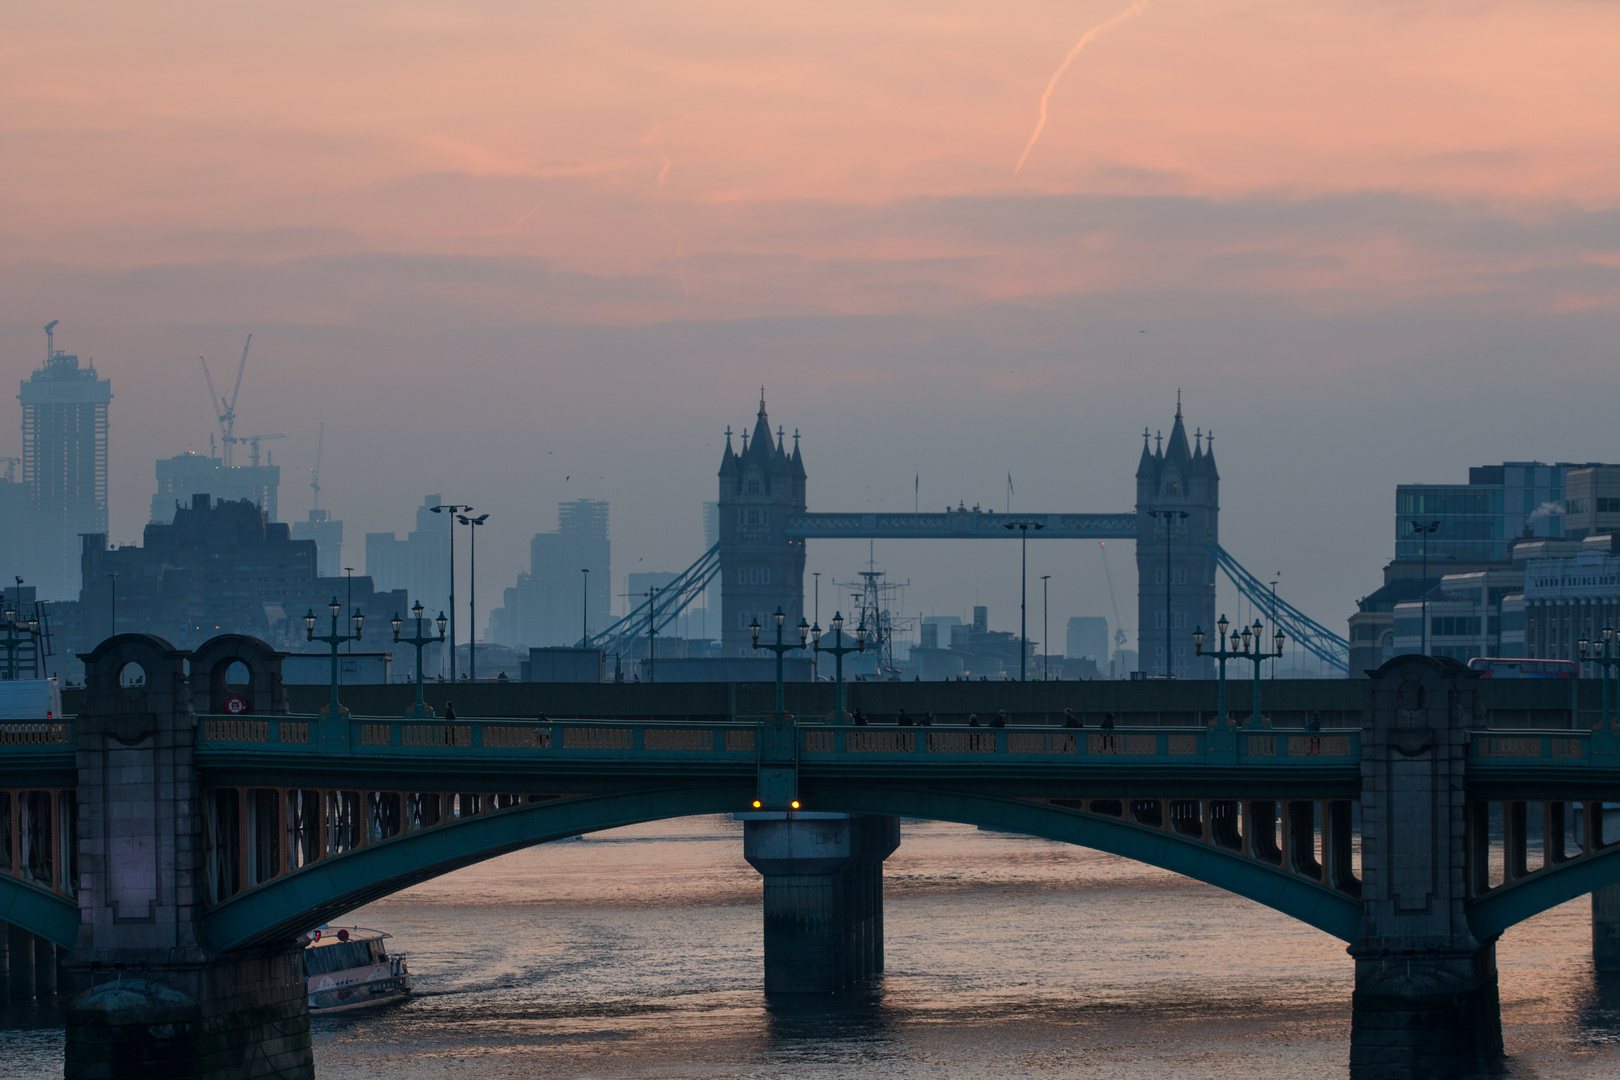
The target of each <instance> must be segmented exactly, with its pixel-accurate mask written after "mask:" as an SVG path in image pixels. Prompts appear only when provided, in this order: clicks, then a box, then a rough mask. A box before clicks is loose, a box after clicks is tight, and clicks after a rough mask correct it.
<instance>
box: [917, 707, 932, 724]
mask: <svg viewBox="0 0 1620 1080" xmlns="http://www.w3.org/2000/svg"><path fill="white" fill-rule="evenodd" d="M917 726H918V727H933V726H934V710H933V709H929V710H928V711H927V712H925V713H923V718H922V719H921V720H919V721H917Z"/></svg>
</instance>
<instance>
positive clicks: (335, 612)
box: [304, 596, 366, 720]
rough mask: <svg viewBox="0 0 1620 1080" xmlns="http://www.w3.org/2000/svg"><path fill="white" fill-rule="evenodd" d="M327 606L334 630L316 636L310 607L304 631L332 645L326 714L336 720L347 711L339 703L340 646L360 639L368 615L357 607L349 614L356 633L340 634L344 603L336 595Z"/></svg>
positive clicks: (313, 639)
mask: <svg viewBox="0 0 1620 1080" xmlns="http://www.w3.org/2000/svg"><path fill="white" fill-rule="evenodd" d="M327 606H328V607H329V608H330V609H331V611H332V632H331V633H330V634H323V635H322V636H320V637H316V636H315V609H314V608H310V609H309V611H308V613H307V614H305V615H304V633H305V635H306V636H307V637H308V638H309V640H310V641H322V642H325V643H326V644H328V645H330V646H331V647H332V697H331V700H330V701H329V702H328V703H327V706H326V714H327V716H328V717H329V718H331V719H334V720H335V719H337V718H338V716H340V715H341V714H342V713H343V712H344V711H345V710H344V708H343V706H342V705H339V704H338V646H339V645H341V644H343V643H344V642H345V641H359V640H360V628H361V624H362V623H364V622H365V621H366V617H365V616H364V615H362V614H360V612H359V610H358V609H356V610H355V611H354V612H353V613H352V614H351V615H350V616H349V617H350V618H351V619H353V620H354V633H352V634H340V633H338V616H339V615H340V614H342V613H343V605H342V604H340V603H338V598H337V597H336V596H334V597H332V602H331V603H330V604H329V605H327Z"/></svg>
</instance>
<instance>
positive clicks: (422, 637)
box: [389, 600, 449, 719]
mask: <svg viewBox="0 0 1620 1080" xmlns="http://www.w3.org/2000/svg"><path fill="white" fill-rule="evenodd" d="M411 615H412V616H414V617H415V619H416V636H415V637H408V638H402V637H400V636H399V624H400V617H399V612H397V611H396V612H394V617H393V618H392V619H391V620H389V621H390V622H391V623H393V626H394V640H395V641H397V642H400V643H401V644H403V645H415V646H416V704H415V705H412V706H411V707H410V708H409V709H407V710H405V715H406V716H407V717H416V718H419V719H421V718H426V717H429V716H432V715H433V710H432V709H431V708H430V707H428V705H427V704H426V703H425V702H424V701H423V700H422V647H423V646H424V645H426V644H428V643H429V642H430V641H434V640H438V641H443V640H444V624H445V623H446V622H448V621H449V620H448V619H446V618H445V616H444V612H442V611H441V612H439V618H438V620H437V622H438V624H439V636H438V638H437V639H435V638H433V637H432V636H431V635H427V634H423V633H422V601H420V600H418V601H417V602H416V603H414V604H412V605H411Z"/></svg>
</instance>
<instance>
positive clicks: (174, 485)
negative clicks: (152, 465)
mask: <svg viewBox="0 0 1620 1080" xmlns="http://www.w3.org/2000/svg"><path fill="white" fill-rule="evenodd" d="M280 487H281V466H279V465H236V466H227V465H226V464H225V463H224V462H223V461H221V460H220V459H219V458H217V457H208V456H205V455H203V454H197V453H193V452H191V451H189V450H188V451H186V452H185V453H184V454H178V455H176V456H175V457H172V458H159V459H158V462H157V494H156V495H153V496H152V516H151V518H150V519H149V520H150V521H151V522H152V523H153V524H155V525H167V524H168V523H169V522H171V521H173V520H174V512H175V511H176V510H177V509H179V508H180V507H183V506H190V505H191V497H192V496H193V495H208V496H210V497H212V498H213V499H214V500H215V501H216V502H241V501H242V500H244V499H245V500H247V501H248V502H250V503H252V504H253V505H254V506H257V507H259V509H261V510H263V511H264V519H265V520H266V521H275V520H276V493H277V491H278V490H279V489H280Z"/></svg>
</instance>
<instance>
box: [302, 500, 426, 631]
mask: <svg viewBox="0 0 1620 1080" xmlns="http://www.w3.org/2000/svg"><path fill="white" fill-rule="evenodd" d="M292 538H293V539H294V540H313V541H314V542H315V551H316V556H317V559H318V561H319V568H320V574H321V576H322V577H337V576H338V575H339V574H341V573H343V522H341V521H334V520H333V519H332V516H331V514H330V513H328V512H327V511H325V510H311V511H310V512H309V519H308V520H307V521H295V522H293V523H292ZM407 591H409V590H407ZM422 606H423V607H426V606H427V603H426V602H425V601H424V602H423V604H422Z"/></svg>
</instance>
